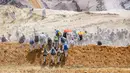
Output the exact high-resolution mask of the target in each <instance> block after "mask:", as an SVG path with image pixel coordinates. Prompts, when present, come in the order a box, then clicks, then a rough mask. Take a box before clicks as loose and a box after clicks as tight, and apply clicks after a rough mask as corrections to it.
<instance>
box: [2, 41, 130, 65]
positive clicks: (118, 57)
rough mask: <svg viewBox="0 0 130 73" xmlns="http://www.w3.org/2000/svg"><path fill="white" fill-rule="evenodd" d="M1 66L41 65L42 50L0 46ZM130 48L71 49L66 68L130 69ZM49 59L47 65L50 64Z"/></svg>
mask: <svg viewBox="0 0 130 73" xmlns="http://www.w3.org/2000/svg"><path fill="white" fill-rule="evenodd" d="M0 55H1V57H0V66H2V65H41V64H42V62H43V61H42V60H43V58H42V54H41V50H34V51H32V52H30V51H29V45H27V44H24V47H20V45H19V44H12V43H5V44H0ZM129 55H130V47H109V46H94V45H89V46H83V47H80V46H76V47H71V48H70V50H69V56H68V59H67V61H66V62H65V66H70V67H84V66H85V67H129V66H130V56H129ZM49 62H50V60H49V57H48V60H47V63H49Z"/></svg>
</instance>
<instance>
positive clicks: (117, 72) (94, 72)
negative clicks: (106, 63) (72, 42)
mask: <svg viewBox="0 0 130 73" xmlns="http://www.w3.org/2000/svg"><path fill="white" fill-rule="evenodd" d="M129 72H130V69H129V68H55V67H53V68H48V67H46V68H41V67H40V66H35V67H34V66H4V67H2V68H1V67H0V73H129Z"/></svg>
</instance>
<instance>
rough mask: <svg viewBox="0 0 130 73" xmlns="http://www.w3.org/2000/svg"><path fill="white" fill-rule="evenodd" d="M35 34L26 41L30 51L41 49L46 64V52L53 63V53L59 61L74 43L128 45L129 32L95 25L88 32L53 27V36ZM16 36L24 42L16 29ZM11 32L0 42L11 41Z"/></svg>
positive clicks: (20, 41) (21, 42)
mask: <svg viewBox="0 0 130 73" xmlns="http://www.w3.org/2000/svg"><path fill="white" fill-rule="evenodd" d="M34 35H35V36H33V37H30V40H29V41H28V43H29V44H30V51H33V50H34V49H39V48H40V49H42V54H43V57H44V64H46V58H47V56H48V54H50V55H51V62H52V64H54V63H55V57H54V56H55V55H57V57H58V59H57V64H60V62H61V54H64V57H65V58H66V57H67V56H68V50H69V47H70V46H71V45H72V46H75V45H87V44H97V45H102V44H103V45H115V46H127V45H129V40H130V33H129V31H128V30H126V29H120V30H119V29H116V30H110V29H101V28H99V27H97V32H96V33H89V32H87V31H78V32H77V31H73V30H68V29H67V30H64V31H63V32H61V31H60V30H56V29H55V36H54V37H53V39H52V37H49V36H48V35H47V34H45V33H44V32H42V33H40V34H38V33H34ZM16 36H17V37H18V42H19V43H20V44H23V43H25V41H26V39H27V38H26V36H25V35H24V34H22V36H21V37H19V33H18V31H17V32H16ZM10 37H11V34H9V33H8V37H7V38H6V37H5V36H4V35H2V37H1V42H7V41H11V39H10Z"/></svg>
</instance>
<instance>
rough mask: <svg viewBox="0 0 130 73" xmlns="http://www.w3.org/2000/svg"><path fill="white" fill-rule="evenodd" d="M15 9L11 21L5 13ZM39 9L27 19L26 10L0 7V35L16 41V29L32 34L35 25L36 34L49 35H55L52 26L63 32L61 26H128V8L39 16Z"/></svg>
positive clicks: (63, 27)
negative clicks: (9, 34) (125, 9)
mask: <svg viewBox="0 0 130 73" xmlns="http://www.w3.org/2000/svg"><path fill="white" fill-rule="evenodd" d="M13 11H14V12H15V16H16V19H15V20H13V19H12V17H11V16H10V15H9V14H8V13H11V12H13ZM41 12H42V10H41V9H34V12H33V16H32V17H31V18H29V16H30V15H28V13H29V9H18V8H15V7H13V6H0V14H1V15H0V19H1V21H0V26H1V27H0V31H1V32H0V34H1V35H2V34H5V35H6V32H9V33H11V34H12V35H13V36H12V39H13V40H15V37H14V36H15V32H16V30H17V29H18V30H19V32H20V33H24V34H26V36H27V37H29V36H30V35H32V34H33V29H34V28H35V29H36V30H37V32H38V33H41V32H45V33H48V34H49V36H51V37H52V36H53V35H54V29H59V30H61V31H63V30H64V29H66V28H68V29H73V30H87V31H88V32H95V31H96V28H97V26H99V27H101V28H110V29H116V28H118V29H121V28H126V29H128V30H129V29H130V27H129V26H130V18H129V15H130V11H124V10H118V11H107V12H91V13H88V12H73V11H57V10H46V13H47V16H46V18H45V19H43V20H42V19H41Z"/></svg>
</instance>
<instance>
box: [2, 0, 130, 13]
mask: <svg viewBox="0 0 130 73" xmlns="http://www.w3.org/2000/svg"><path fill="white" fill-rule="evenodd" d="M30 1H32V2H34V3H31V2H30ZM37 2H38V5H39V4H40V5H41V8H42V7H46V8H50V9H54V10H69V11H70V10H71V11H72V10H73V11H104V10H112V9H114V10H115V9H126V10H129V9H130V1H129V0H0V4H2V5H6V4H12V5H15V6H17V7H28V6H29V7H34V8H35V7H36V8H37V5H34V4H37ZM38 8H39V7H38Z"/></svg>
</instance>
